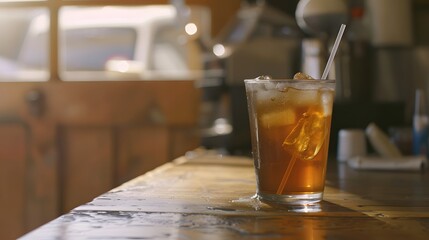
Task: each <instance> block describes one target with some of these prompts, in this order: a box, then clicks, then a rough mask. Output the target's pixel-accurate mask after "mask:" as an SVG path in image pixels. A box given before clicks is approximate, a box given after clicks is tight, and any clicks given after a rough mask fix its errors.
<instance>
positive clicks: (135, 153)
mask: <svg viewBox="0 0 429 240" xmlns="http://www.w3.org/2000/svg"><path fill="white" fill-rule="evenodd" d="M117 136H118V140H117V141H118V143H117V146H118V163H117V174H118V175H117V181H118V184H120V183H124V182H126V181H128V180H130V179H132V178H134V177H137V176H139V175H141V174H143V173H145V172H147V171H149V170H152V169H154V168H156V167H158V166H160V165H162V164H164V163H165V162H167V161H169V160H171V159H169V158H168V156H169V153H168V147H169V146H168V143H169V133H168V130H167V128H164V127H157V126H152V127H150V126H135V127H123V128H118V130H117Z"/></svg>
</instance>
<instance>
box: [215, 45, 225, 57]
mask: <svg viewBox="0 0 429 240" xmlns="http://www.w3.org/2000/svg"><path fill="white" fill-rule="evenodd" d="M225 51H226V50H225V47H224V46H223V45H222V44H216V45H214V46H213V53H214V54H215V55H216V56H218V57H220V56H223V55H224V54H225Z"/></svg>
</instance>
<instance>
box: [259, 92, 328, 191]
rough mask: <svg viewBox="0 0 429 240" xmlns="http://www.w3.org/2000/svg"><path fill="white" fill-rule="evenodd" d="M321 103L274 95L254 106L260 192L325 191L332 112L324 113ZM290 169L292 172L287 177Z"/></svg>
mask: <svg viewBox="0 0 429 240" xmlns="http://www.w3.org/2000/svg"><path fill="white" fill-rule="evenodd" d="M313 91H314V92H315V94H319V93H318V92H317V90H313ZM285 94H287V93H285ZM319 102H321V101H316V102H313V103H310V104H302V103H299V104H297V103H294V99H287V98H284V99H282V98H280V99H275V98H273V99H271V101H269V102H267V101H265V102H258V104H257V105H256V106H255V107H256V112H257V114H256V116H257V120H256V122H255V123H254V124H256V125H257V135H258V137H257V138H258V140H257V142H258V145H257V146H258V149H254V150H256V151H257V152H258V157H257V159H255V166H256V175H257V182H258V192H260V193H263V194H290V195H296V194H312V193H318V192H323V189H324V185H325V183H324V181H325V172H326V171H325V169H326V162H327V155H328V144H329V131H330V125H331V114H330V113H329V114H326V113H324V108H323V106H322V103H320V104H319ZM325 104H326V103H325ZM328 104H332V102H331V103H328ZM325 111H326V110H325ZM253 140H254V141H256V139H253ZM288 168H290V169H289V174H288V175H287V176H285V174H286V172H287V171H288ZM282 181H283V185H282V184H281V183H282Z"/></svg>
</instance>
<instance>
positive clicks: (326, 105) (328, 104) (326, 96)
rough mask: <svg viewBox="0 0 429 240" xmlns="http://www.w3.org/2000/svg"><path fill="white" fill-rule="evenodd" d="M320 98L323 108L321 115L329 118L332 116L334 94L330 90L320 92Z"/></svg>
mask: <svg viewBox="0 0 429 240" xmlns="http://www.w3.org/2000/svg"><path fill="white" fill-rule="evenodd" d="M320 97H321V103H322V108H323V115H324V116H330V115H331V114H332V102H333V101H334V92H333V91H331V90H322V92H321V94H320Z"/></svg>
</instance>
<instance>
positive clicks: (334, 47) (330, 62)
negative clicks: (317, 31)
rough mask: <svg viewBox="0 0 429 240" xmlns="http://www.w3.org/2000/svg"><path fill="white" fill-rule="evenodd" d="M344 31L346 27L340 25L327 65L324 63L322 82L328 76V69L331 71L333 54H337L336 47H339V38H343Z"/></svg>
mask: <svg viewBox="0 0 429 240" xmlns="http://www.w3.org/2000/svg"><path fill="white" fill-rule="evenodd" d="M345 29H346V25H345V24H341V27H340V31H339V32H338V35H337V39H335V42H334V46H333V47H332V51H331V54H330V55H329V58H328V63H326V67H325V70H324V71H323V74H322V78H321V79H322V80H325V79H326V77H327V76H328V73H329V69H331V65H332V62H333V61H334V57H335V54H336V53H337V50H338V46H339V45H340V42H341V38H342V37H343V33H344V30H345Z"/></svg>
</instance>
